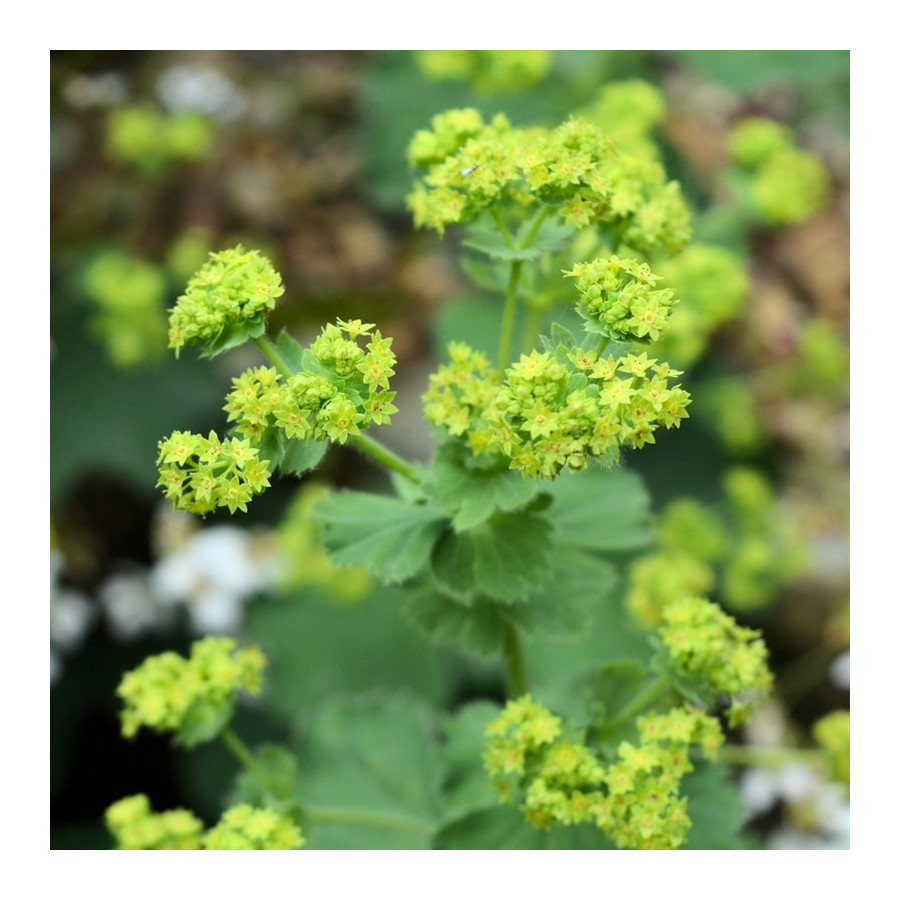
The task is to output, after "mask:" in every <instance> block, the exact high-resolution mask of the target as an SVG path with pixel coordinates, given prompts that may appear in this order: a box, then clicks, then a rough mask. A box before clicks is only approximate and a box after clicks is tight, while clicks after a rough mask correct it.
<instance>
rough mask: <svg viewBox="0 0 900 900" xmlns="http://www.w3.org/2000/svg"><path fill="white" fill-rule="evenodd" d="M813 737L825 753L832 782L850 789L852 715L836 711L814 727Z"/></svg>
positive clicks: (841, 710) (845, 711) (843, 711)
mask: <svg viewBox="0 0 900 900" xmlns="http://www.w3.org/2000/svg"><path fill="white" fill-rule="evenodd" d="M813 737H815V739H816V742H817V743H818V744H819V746H820V747H822V749H823V750H824V751H825V758H826V760H827V762H828V775H829V778H830V779H831V780H832V781H836V782H838V783H839V784H844V785H846V786H847V787H848V788H849V787H850V713H849V712H848V711H847V710H843V709H840V710H835V712H832V713H829V714H828V715H827V716H825V717H824V718H822V719H819V721H818V722H816V724H815V725H814V726H813Z"/></svg>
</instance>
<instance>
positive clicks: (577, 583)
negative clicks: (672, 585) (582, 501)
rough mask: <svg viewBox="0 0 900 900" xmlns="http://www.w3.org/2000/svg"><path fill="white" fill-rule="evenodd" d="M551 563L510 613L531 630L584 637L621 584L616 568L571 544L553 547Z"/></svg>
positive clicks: (562, 635)
mask: <svg viewBox="0 0 900 900" xmlns="http://www.w3.org/2000/svg"><path fill="white" fill-rule="evenodd" d="M548 565H549V573H548V574H547V575H546V577H545V578H544V581H543V583H542V584H538V585H536V589H535V590H534V591H532V592H530V593H529V594H528V600H527V602H526V603H520V604H516V605H515V606H513V607H511V608H510V609H509V610H508V612H507V615H509V617H510V618H511V619H514V620H515V621H516V622H517V623H518V624H519V625H521V626H522V627H523V628H524V629H525V630H526V631H529V632H532V633H534V632H541V633H544V634H547V635H553V636H555V637H565V638H576V637H581V636H583V635H584V634H585V633H586V632H587V631H588V629H589V628H590V626H591V624H592V623H593V622H594V620H595V619H596V618H598V616H597V613H598V612H601V611H602V610H603V609H604V608H605V607H606V605H607V604H606V601H607V599H608V598H609V597H610V596H611V594H612V592H613V589H614V588H615V587H616V584H617V583H618V578H617V576H616V572H615V569H614V568H613V567H612V566H611V565H610V564H609V563H607V562H604V561H603V560H600V559H597V558H596V557H594V556H591V555H590V554H588V553H585V552H584V551H581V550H576V549H574V548H571V547H564V548H555V549H553V550H552V551H551V553H550V558H549V560H548Z"/></svg>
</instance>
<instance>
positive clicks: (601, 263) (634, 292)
mask: <svg viewBox="0 0 900 900" xmlns="http://www.w3.org/2000/svg"><path fill="white" fill-rule="evenodd" d="M565 275H566V276H567V277H571V278H574V279H575V287H576V288H577V290H578V294H579V297H578V302H577V304H576V306H575V311H576V312H577V313H578V315H580V316H581V317H582V318H583V319H584V327H585V330H586V331H588V332H589V333H591V334H602V335H605V336H606V337H609V338H611V339H612V340H614V341H640V342H642V343H649V342H651V341H657V340H659V337H660V335H661V334H662V332H663V330H664V329H665V326H666V322H667V320H668V318H669V314H670V312H671V309H672V306H673V305H674V304H675V303H676V302H677V301H676V300H675V292H674V291H673V290H671V289H670V288H665V289H655V288H654V285H655V284H656V282H657V281H659V276H658V275H654V274H653V273H652V272H651V271H650V267H649V266H648V265H647V264H646V263H641V262H638V261H637V260H635V259H619V257H618V256H612V257H610V258H609V259H594V260H592V261H591V262H584V263H576V264H575V265H574V266H572V271H571V272H566V273H565Z"/></svg>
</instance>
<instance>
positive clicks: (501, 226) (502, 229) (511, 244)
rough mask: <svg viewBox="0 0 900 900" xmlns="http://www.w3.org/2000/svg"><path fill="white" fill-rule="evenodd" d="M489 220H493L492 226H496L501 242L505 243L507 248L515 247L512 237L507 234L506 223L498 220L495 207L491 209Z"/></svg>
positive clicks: (498, 214) (498, 215)
mask: <svg viewBox="0 0 900 900" xmlns="http://www.w3.org/2000/svg"><path fill="white" fill-rule="evenodd" d="M491 218H492V219H493V220H494V224H495V225H496V226H497V230H498V231H499V232H500V234H501V235H503V240H504V241H506V246H507V247H515V245H516V244H515V241H514V240H513V236H512V235H511V234H510V233H509V229H508V228H507V227H506V223H505V222H504V221H503V219H501V218H500V213H498V212H497V207H496V206H492V207H491Z"/></svg>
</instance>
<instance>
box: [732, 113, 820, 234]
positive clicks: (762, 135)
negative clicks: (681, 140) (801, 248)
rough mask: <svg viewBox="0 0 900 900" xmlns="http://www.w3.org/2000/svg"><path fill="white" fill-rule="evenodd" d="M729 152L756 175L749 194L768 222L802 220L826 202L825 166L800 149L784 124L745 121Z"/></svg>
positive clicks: (788, 223) (795, 221)
mask: <svg viewBox="0 0 900 900" xmlns="http://www.w3.org/2000/svg"><path fill="white" fill-rule="evenodd" d="M729 150H730V152H731V155H732V158H733V159H734V160H735V162H737V163H738V165H740V166H741V167H743V168H744V169H746V170H748V171H749V172H751V173H752V183H751V186H750V195H751V198H752V201H753V204H754V206H755V207H756V208H757V209H758V211H759V213H760V215H761V216H762V218H763V219H764V220H765V221H766V222H768V223H770V224H772V225H793V224H796V223H798V222H804V221H806V220H807V219H809V218H810V217H811V216H812V215H813V214H814V213H816V212H817V211H818V210H819V209H821V207H822V206H823V205H824V204H825V202H826V201H827V199H828V192H829V181H828V172H827V170H826V169H825V166H824V165H823V164H822V161H821V160H820V159H819V158H818V157H817V156H815V155H814V154H812V153H808V152H806V151H805V150H801V149H799V148H798V147H796V146H795V144H794V138H793V134H792V133H791V131H790V130H789V129H788V128H786V127H785V126H783V125H780V124H778V123H777V122H772V121H771V120H767V119H764V118H760V117H751V118H749V119H745V120H744V121H743V122H741V123H740V124H739V125H738V126H737V127H736V128H735V129H734V131H733V132H732V134H731V137H730V139H729Z"/></svg>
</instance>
